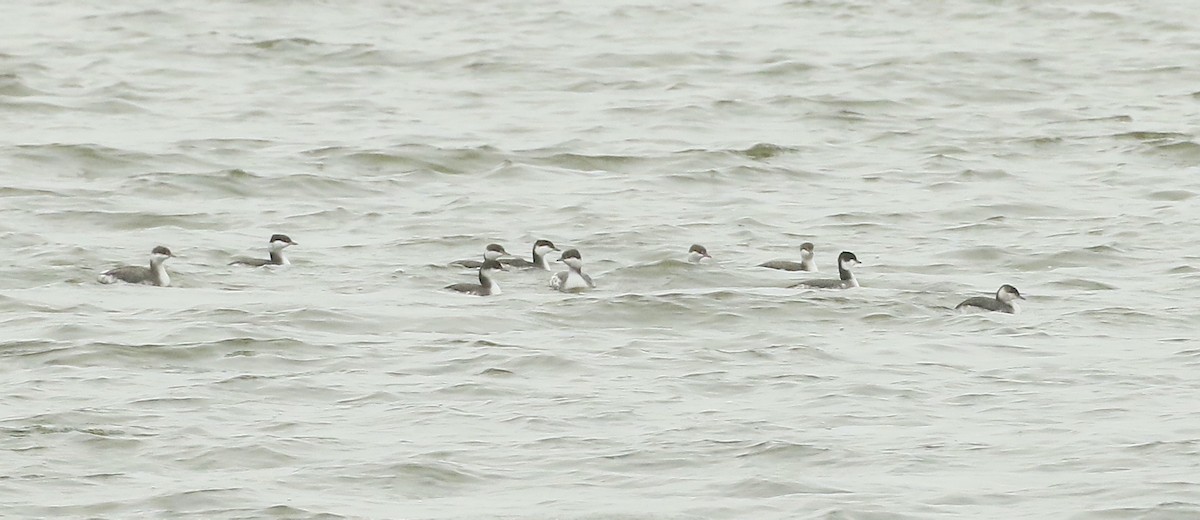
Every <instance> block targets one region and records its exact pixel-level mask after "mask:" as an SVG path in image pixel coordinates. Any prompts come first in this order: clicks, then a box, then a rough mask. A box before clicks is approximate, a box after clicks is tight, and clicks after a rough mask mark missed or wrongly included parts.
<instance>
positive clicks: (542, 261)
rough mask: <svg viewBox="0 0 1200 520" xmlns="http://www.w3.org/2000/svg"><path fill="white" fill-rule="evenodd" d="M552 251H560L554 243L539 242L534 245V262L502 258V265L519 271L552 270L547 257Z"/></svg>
mask: <svg viewBox="0 0 1200 520" xmlns="http://www.w3.org/2000/svg"><path fill="white" fill-rule="evenodd" d="M551 251H558V248H557V247H555V246H554V242H551V241H549V240H538V241H537V242H534V243H533V255H532V256H531V257H532V258H533V260H532V261H530V260H526V259H524V258H520V257H516V256H514V257H512V258H501V259H500V263H501V264H504V265H507V266H509V267H514V268H517V269H541V270H544V271H549V270H550V263H549V261H548V259H547V258H546V255H548V254H550V252H551Z"/></svg>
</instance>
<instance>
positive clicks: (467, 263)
mask: <svg viewBox="0 0 1200 520" xmlns="http://www.w3.org/2000/svg"><path fill="white" fill-rule="evenodd" d="M502 256H508V251H505V250H504V246H502V245H500V244H495V243H493V244H488V245H487V247H485V248H484V249H483V259H484V260H485V261H486V260H499V259H500V257H502ZM450 265H457V266H461V267H466V268H468V269H479V268H480V267H482V266H483V262H482V261H479V260H458V261H455V262H450Z"/></svg>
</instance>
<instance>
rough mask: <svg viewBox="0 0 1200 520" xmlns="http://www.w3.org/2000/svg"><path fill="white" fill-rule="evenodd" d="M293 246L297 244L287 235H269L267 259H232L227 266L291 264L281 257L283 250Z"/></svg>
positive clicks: (284, 257) (240, 257) (243, 257)
mask: <svg viewBox="0 0 1200 520" xmlns="http://www.w3.org/2000/svg"><path fill="white" fill-rule="evenodd" d="M295 245H299V244H298V243H296V242H293V241H292V239H291V238H290V237H288V236H287V235H279V234H275V235H271V238H269V239H267V250H268V251H269V254H270V257H269V258H250V257H247V256H239V257H236V258H234V259H233V261H232V262H229V265H246V266H250V267H262V266H264V265H288V264H291V262H289V261H288V259H287V257H286V256H283V250H284V249H285V248H287V247H288V246H295Z"/></svg>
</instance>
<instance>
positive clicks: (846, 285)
mask: <svg viewBox="0 0 1200 520" xmlns="http://www.w3.org/2000/svg"><path fill="white" fill-rule="evenodd" d="M860 263H862V262H859V261H858V257H857V256H854V253H851V252H849V251H842V254H840V255H838V279H836V280H830V279H816V280H805V281H803V282H800V283H798V284H795V285H793V286H792V287H802V288H808V289H850V288H852V287H858V286H859V285H858V280H857V279H855V278H854V273H852V272H851V271H850V268H851V267H854V266H855V265H858V264H860Z"/></svg>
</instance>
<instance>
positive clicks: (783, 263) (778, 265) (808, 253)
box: [758, 242, 817, 272]
mask: <svg viewBox="0 0 1200 520" xmlns="http://www.w3.org/2000/svg"><path fill="white" fill-rule="evenodd" d="M813 251H814V246H813V243H812V242H805V243H803V244H800V261H799V262H794V261H791V260H771V261H769V262H763V263H761V264H758V266H759V267H767V268H770V269H779V270H782V271H810V272H816V271H817V262H816V260H815V258H814V252H813Z"/></svg>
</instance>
